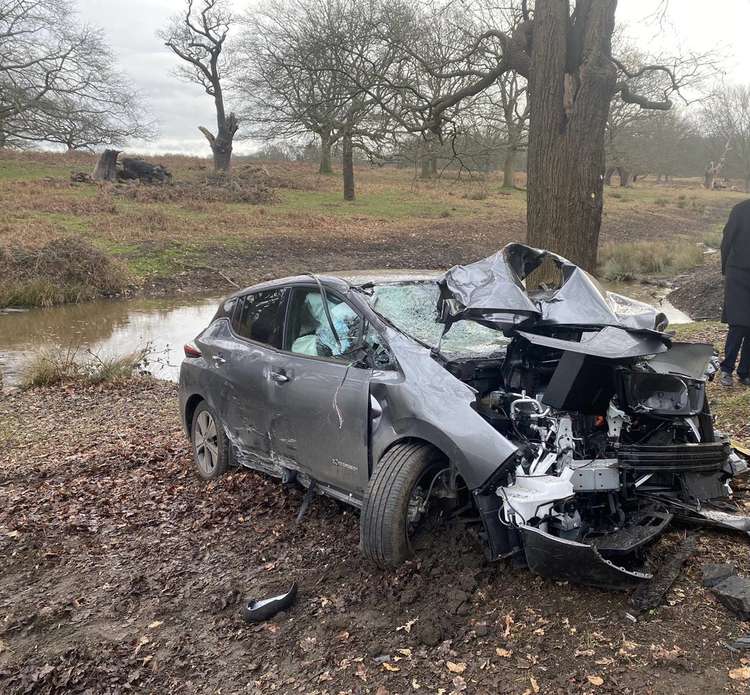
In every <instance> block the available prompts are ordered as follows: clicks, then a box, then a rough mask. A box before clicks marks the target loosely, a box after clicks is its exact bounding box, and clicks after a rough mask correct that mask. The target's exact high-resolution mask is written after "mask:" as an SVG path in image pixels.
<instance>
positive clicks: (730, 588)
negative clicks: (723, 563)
mask: <svg viewBox="0 0 750 695" xmlns="http://www.w3.org/2000/svg"><path fill="white" fill-rule="evenodd" d="M711 591H713V593H714V595H715V596H716V598H717V599H719V601H720V602H721V603H722V604H724V605H725V606H726V607H727V608H728V609H729V610H730V611H732V612H733V613H736V614H737V616H738V617H739V618H740V619H742V620H748V619H750V577H742V576H739V575H734V576H732V577H727V578H726V579H725V580H724V581H721V582H719V583H718V584H717V585H716V586H714V587H712V588H711Z"/></svg>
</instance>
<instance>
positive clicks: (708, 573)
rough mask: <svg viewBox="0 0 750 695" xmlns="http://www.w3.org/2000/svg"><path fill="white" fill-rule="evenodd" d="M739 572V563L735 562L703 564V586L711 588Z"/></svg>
mask: <svg viewBox="0 0 750 695" xmlns="http://www.w3.org/2000/svg"><path fill="white" fill-rule="evenodd" d="M735 574H737V565H736V564H734V563H733V562H722V563H719V564H714V563H708V564H706V565H703V586H705V587H708V588H711V587H714V586H716V585H717V584H718V583H719V582H722V581H724V580H725V579H727V578H728V577H731V576H733V575H735Z"/></svg>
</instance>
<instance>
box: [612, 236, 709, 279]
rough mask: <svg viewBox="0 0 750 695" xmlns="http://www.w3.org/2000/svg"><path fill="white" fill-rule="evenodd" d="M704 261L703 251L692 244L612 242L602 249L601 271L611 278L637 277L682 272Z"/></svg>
mask: <svg viewBox="0 0 750 695" xmlns="http://www.w3.org/2000/svg"><path fill="white" fill-rule="evenodd" d="M702 262H703V252H702V251H701V249H700V248H699V247H698V246H697V245H695V244H692V243H679V242H675V243H671V244H667V243H664V242H658V241H638V242H631V243H627V244H611V245H608V246H605V247H604V248H602V250H601V251H600V252H599V268H600V272H599V274H600V275H601V276H602V277H603V278H605V279H607V280H634V279H636V278H638V277H640V276H643V275H660V274H664V273H680V272H682V271H685V270H688V269H689V268H694V267H696V266H698V265H700V264H701V263H702Z"/></svg>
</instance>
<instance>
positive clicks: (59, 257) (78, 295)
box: [0, 237, 129, 306]
mask: <svg viewBox="0 0 750 695" xmlns="http://www.w3.org/2000/svg"><path fill="white" fill-rule="evenodd" d="M0 277H2V278H3V282H2V283H0V306H52V305H54V304H63V303H67V302H80V301H84V300H88V299H93V298H95V297H98V296H102V295H113V294H118V293H121V292H122V291H123V290H124V289H126V287H127V285H128V281H129V280H128V276H127V273H126V272H125V270H124V269H123V267H122V266H121V265H120V264H119V263H118V262H117V261H115V260H114V259H113V258H112V257H111V256H109V255H107V254H106V253H103V252H102V251H101V250H99V249H96V248H95V247H94V246H92V245H91V244H89V243H88V242H86V241H84V240H83V239H81V238H77V237H59V238H57V239H52V240H51V241H49V242H48V243H46V244H45V245H44V246H41V247H37V248H33V247H32V248H29V247H25V246H11V247H7V248H3V247H2V246H0Z"/></svg>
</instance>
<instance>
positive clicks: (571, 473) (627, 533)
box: [445, 329, 745, 587]
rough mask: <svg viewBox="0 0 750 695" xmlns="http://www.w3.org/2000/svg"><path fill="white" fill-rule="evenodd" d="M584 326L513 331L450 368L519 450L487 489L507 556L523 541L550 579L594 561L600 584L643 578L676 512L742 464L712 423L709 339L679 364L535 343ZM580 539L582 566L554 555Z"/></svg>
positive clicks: (724, 493)
mask: <svg viewBox="0 0 750 695" xmlns="http://www.w3.org/2000/svg"><path fill="white" fill-rule="evenodd" d="M582 333H583V332H582V331H581V330H571V329H556V330H554V331H546V332H545V333H544V334H543V335H540V340H539V341H538V342H535V338H534V337H531V339H530V335H531V334H521V333H519V334H516V335H515V336H514V337H513V338H512V340H511V341H510V343H509V345H508V347H507V350H506V353H505V355H504V356H495V357H493V358H492V359H479V360H472V359H469V360H456V361H452V362H448V363H446V364H445V367H446V369H448V371H450V372H451V373H452V374H453V375H454V376H455V377H457V378H458V379H460V380H461V381H463V382H464V383H466V384H467V385H468V386H470V387H471V388H472V389H474V390H475V391H476V393H477V396H476V404H475V409H476V411H477V413H478V414H479V415H481V416H482V417H483V418H484V419H485V420H486V421H487V422H488V423H490V424H491V425H492V426H493V427H494V428H495V429H497V430H498V431H499V432H500V433H501V434H502V435H503V436H504V437H506V438H508V439H509V440H511V441H512V442H513V443H514V444H516V445H517V446H518V449H519V454H518V456H517V457H516V460H515V461H514V462H513V464H512V465H510V466H507V467H506V468H505V470H504V471H503V472H502V475H501V476H499V477H498V478H497V479H496V480H494V481H493V489H492V490H491V493H492V494H494V495H495V496H496V497H497V501H498V504H497V509H496V513H497V520H498V523H499V524H500V525H501V527H503V531H504V536H505V538H506V539H507V544H506V545H507V547H506V549H505V550H506V552H507V554H509V555H510V554H513V553H518V552H519V549H521V548H523V550H524V552H525V556H526V561H527V562H528V564H529V565H530V566H532V569H535V570H536V571H538V572H539V573H541V574H550V575H552V576H557V577H560V576H561V575H562V576H565V575H566V573H572V575H574V576H572V577H571V578H575V579H577V578H578V576H577V575H578V574H579V572H580V570H581V566H582V565H583V566H584V567H586V566H588V565H591V564H594V565H599V568H598V574H597V571H593V573H592V571H591V567H587V572H588V573H589V575H592V576H594V581H593V582H590V583H597V581H596V577H597V576H599V575H602V577H603V578H602V581H601V583H602V584H606V585H607V586H610V587H611V586H613V585H619V584H623V585H627V584H629V583H630V582H631V580H638V579H640V578H642V577H645V576H647V575H644V574H643V573H639V572H637V571H634V569H633V568H636V567H638V566H639V565H640V563H641V560H642V552H641V551H642V550H643V548H644V547H645V546H646V544H647V543H648V542H649V541H651V540H653V539H654V538H655V537H656V536H657V535H658V534H659V533H661V531H663V530H664V528H665V527H666V526H667V524H669V522H670V521H671V520H672V519H673V517H674V516H675V513H676V511H677V510H679V511H680V512H683V513H689V512H691V511H695V512H699V511H700V510H701V509H702V508H703V507H704V506H706V505H712V504H714V503H717V502H718V501H720V500H723V499H726V498H728V497H730V496H731V487H730V484H729V482H730V479H731V477H732V476H733V475H735V474H736V473H737V472H739V470H740V469H742V468H744V466H745V464H744V462H742V461H741V460H740V459H739V458H738V457H736V455H734V454H733V453H732V451H731V448H730V445H729V442H728V440H727V439H726V438H725V437H723V436H722V435H721V434H719V433H717V432H716V431H715V430H714V427H713V420H712V417H711V414H710V411H709V406H708V401H707V399H706V397H705V384H706V381H707V380H709V379H711V378H712V377H713V374H714V373H715V371H716V361H715V358H714V357H713V354H712V351H711V350H710V349H709V348H708V347H707V346H702V348H703V350H702V351H700V352H701V354H702V357H701V359H700V360H697V361H696V360H693V362H694V364H691V365H689V368H684V369H682V370H681V373H680V372H678V371H676V370H675V369H673V368H672V367H673V366H674V365H670V367H669V370H667V369H665V368H664V365H663V361H660V360H656V361H654V359H655V358H654V356H652V355H639V356H634V357H625V358H619V359H612V358H606V357H601V356H599V355H591V354H583V353H581V352H576V351H574V350H575V349H576V348H573V349H571V350H561V349H559V347H557V346H556V347H549V346H548V345H547V344H540V343H549V342H551V341H555V340H556V341H571V339H572V341H571V342H574V343H577V344H580V338H581V336H582ZM550 339H551V340H550ZM576 339H578V340H576ZM686 345H687V344H686ZM691 347H692V346H691ZM649 349H651V348H649ZM679 350H680V348H679V347H678V348H677V351H678V352H679ZM693 352H696V351H695V349H693ZM701 361H702V367H701V369H700V373H698V371H697V368H696V366H695V363H697V362H701ZM558 545H559V546H560V547H556V546H558ZM575 545H581V546H585V547H586V553H581V550H582V549H581V548H577V549H576V551H577V553H578V554H579V555H580V557H579V559H578V561H577V564H576V563H571V564H567V565H566V566H565V567H563V568H562V569H561V567H560V562H554V561H551V560H550V556H551V555H555V554H557V555H558V556H559V557H561V558H562V557H567V556H568V555H570V550H571V547H572V546H575ZM553 559H554V558H553ZM615 563H616V564H615ZM602 569H604V570H606V571H604V572H602Z"/></svg>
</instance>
